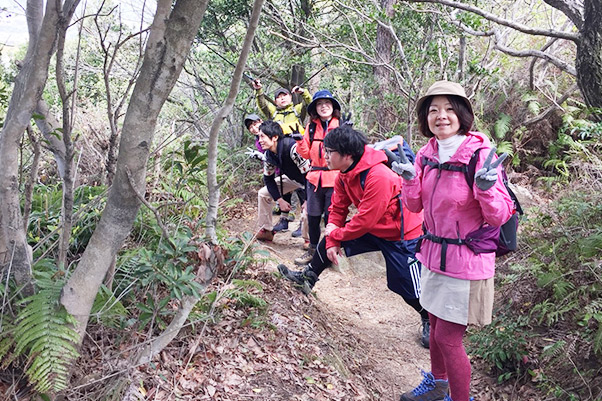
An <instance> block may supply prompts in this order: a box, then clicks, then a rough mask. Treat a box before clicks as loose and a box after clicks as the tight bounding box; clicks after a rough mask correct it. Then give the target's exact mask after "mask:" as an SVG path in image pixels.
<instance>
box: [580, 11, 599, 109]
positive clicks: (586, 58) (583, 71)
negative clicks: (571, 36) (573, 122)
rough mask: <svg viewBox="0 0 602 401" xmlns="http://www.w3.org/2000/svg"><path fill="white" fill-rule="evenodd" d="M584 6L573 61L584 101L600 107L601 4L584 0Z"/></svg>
mask: <svg viewBox="0 0 602 401" xmlns="http://www.w3.org/2000/svg"><path fill="white" fill-rule="evenodd" d="M584 6H585V10H584V16H585V23H584V24H583V29H582V30H581V32H580V33H581V41H580V42H579V43H578V44H577V57H576V62H575V67H576V69H577V79H578V84H579V89H580V90H581V93H582V94H583V97H584V98H585V103H586V104H587V105H588V106H590V107H598V108H602V4H601V3H600V1H599V0H586V1H585V4H584Z"/></svg>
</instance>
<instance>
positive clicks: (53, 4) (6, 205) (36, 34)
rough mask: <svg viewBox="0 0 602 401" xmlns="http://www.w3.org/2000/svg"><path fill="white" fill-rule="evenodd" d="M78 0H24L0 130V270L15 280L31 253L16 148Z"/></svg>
mask: <svg viewBox="0 0 602 401" xmlns="http://www.w3.org/2000/svg"><path fill="white" fill-rule="evenodd" d="M44 3H46V9H45V10H44V8H43V5H44ZM78 3H79V0H68V1H64V2H61V1H47V2H44V1H42V0H29V1H28V2H27V10H26V16H27V26H28V30H29V44H28V47H27V53H26V55H25V60H24V61H23V66H22V68H21V70H20V71H19V73H18V75H17V77H16V79H15V86H14V89H13V92H12V95H11V99H10V103H9V105H8V110H7V113H6V119H5V122H4V126H3V127H2V131H0V199H2V202H0V272H4V271H5V270H7V269H10V270H11V273H12V274H13V276H14V278H15V281H16V282H17V283H18V284H25V283H27V282H28V281H29V279H30V278H31V262H32V257H31V251H30V250H29V246H28V244H27V240H26V235H25V229H24V225H23V218H22V215H21V210H20V204H19V181H18V164H19V163H18V154H19V152H18V151H17V149H18V147H19V143H20V141H21V138H22V137H23V134H24V133H25V129H26V128H27V126H28V125H29V123H30V120H31V118H32V115H33V112H34V110H35V109H36V106H37V104H38V101H39V100H40V97H41V95H42V91H43V89H44V86H45V85H46V80H47V78H48V67H49V65H50V58H51V57H52V55H53V54H54V52H55V50H56V44H57V40H58V37H59V35H60V33H61V32H65V31H66V30H67V27H68V25H69V21H70V20H71V17H72V16H73V13H74V12H75V8H76V7H77V5H78Z"/></svg>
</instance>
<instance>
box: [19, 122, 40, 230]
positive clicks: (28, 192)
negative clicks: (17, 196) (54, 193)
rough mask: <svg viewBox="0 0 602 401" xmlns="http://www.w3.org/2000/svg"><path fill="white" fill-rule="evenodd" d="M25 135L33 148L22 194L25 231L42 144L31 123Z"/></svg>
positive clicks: (36, 178)
mask: <svg viewBox="0 0 602 401" xmlns="http://www.w3.org/2000/svg"><path fill="white" fill-rule="evenodd" d="M27 136H28V137H29V142H31V147H32V148H33V149H32V151H33V161H32V162H31V167H30V168H29V178H28V179H27V181H26V182H25V193H24V194H23V198H24V201H23V229H24V230H25V232H27V224H28V222H29V215H30V214H31V202H32V197H33V187H34V185H35V182H36V181H37V180H38V167H39V166H40V156H41V154H42V145H40V141H39V140H38V139H37V138H36V135H35V133H34V132H33V129H32V128H31V125H28V126H27Z"/></svg>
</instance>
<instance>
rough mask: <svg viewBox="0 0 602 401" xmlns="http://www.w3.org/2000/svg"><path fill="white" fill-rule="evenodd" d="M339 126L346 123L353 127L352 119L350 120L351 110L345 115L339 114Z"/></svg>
mask: <svg viewBox="0 0 602 401" xmlns="http://www.w3.org/2000/svg"><path fill="white" fill-rule="evenodd" d="M340 125H341V127H342V126H343V125H348V126H350V127H353V121H351V112H349V113H347V115H345V114H343V115H342V116H341V124H340Z"/></svg>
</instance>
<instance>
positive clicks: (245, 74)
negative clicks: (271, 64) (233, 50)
mask: <svg viewBox="0 0 602 401" xmlns="http://www.w3.org/2000/svg"><path fill="white" fill-rule="evenodd" d="M203 44H204V43H203ZM205 47H206V48H207V49H209V50H211V51H212V52H213V53H215V54H216V55H217V56H218V57H219V58H221V59H222V60H224V61H225V62H226V63H228V64H230V65H231V66H232V67H234V68H236V66H235V65H234V64H233V63H232V62H231V61H230V60H228V59H227V58H225V57H224V56H222V55H221V54H219V53H218V52H216V51H215V50H213V49H212V48H211V47H209V45H205ZM242 74H243V75H244V76H245V77H246V78H247V79H250V80H251V81H255V78H253V77H252V76H250V75H249V74H247V73H246V72H243V73H242Z"/></svg>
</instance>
